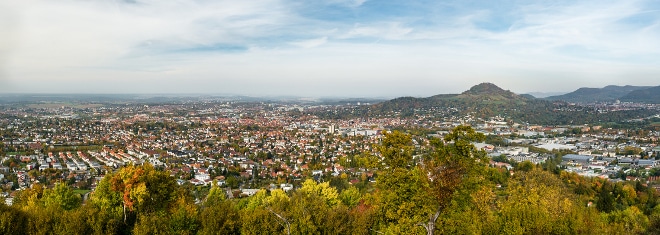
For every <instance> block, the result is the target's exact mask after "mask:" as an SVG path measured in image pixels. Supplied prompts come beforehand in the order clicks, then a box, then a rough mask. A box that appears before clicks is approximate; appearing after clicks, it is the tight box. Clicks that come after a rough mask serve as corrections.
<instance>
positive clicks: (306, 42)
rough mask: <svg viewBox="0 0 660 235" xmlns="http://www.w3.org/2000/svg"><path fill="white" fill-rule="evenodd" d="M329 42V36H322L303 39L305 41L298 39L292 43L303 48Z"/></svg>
mask: <svg viewBox="0 0 660 235" xmlns="http://www.w3.org/2000/svg"><path fill="white" fill-rule="evenodd" d="M326 42H328V37H321V38H315V39H310V40H303V41H296V42H292V43H291V44H293V45H295V46H298V47H302V48H313V47H318V46H320V45H323V44H325V43H326Z"/></svg>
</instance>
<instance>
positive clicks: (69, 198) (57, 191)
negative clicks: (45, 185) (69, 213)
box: [42, 183, 82, 210]
mask: <svg viewBox="0 0 660 235" xmlns="http://www.w3.org/2000/svg"><path fill="white" fill-rule="evenodd" d="M42 200H43V201H44V204H45V205H46V207H51V206H54V207H57V208H60V209H63V210H71V209H75V208H78V207H79V206H80V205H81V203H82V198H80V195H79V194H77V193H74V192H73V189H71V188H70V187H68V186H67V185H66V184H64V183H57V184H55V187H54V188H52V189H46V190H45V191H44V194H43V199H42Z"/></svg>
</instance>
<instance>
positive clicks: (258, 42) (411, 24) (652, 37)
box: [0, 0, 660, 97]
mask: <svg viewBox="0 0 660 235" xmlns="http://www.w3.org/2000/svg"><path fill="white" fill-rule="evenodd" d="M659 10H660V2H658V1H653V0H631V1H609V0H606V1H600V0H599V1H596V0H590V1H567V0H565V1H564V0H561V1H552V2H546V1H542V2H530V1H513V0H512V1H487V0H478V1H460V0H456V1H421V0H412V1H411V0H405V1H403V0H387V1H373V0H372V1H369V0H312V1H281V0H255V1H229V0H218V1H208V0H185V1H184V0H166V1H163V0H89V1H78V0H62V1H48V0H5V1H2V2H1V3H0V28H2V29H3V36H2V37H0V93H85V94H90V93H105V94H108V93H110V94H116V93H133V94H135V93H138V94H139V93H146V94H153V93H159V94H162V93H205V94H241V95H252V96H275V95H288V96H315V97H321V96H345V97H396V96H416V97H424V96H431V95H435V94H446V93H460V92H462V91H465V90H467V89H469V88H470V87H471V86H473V85H476V84H479V83H481V82H491V83H494V84H496V85H498V86H500V87H502V88H503V89H507V90H511V91H514V92H516V93H527V92H557V91H562V92H569V91H573V90H575V89H577V88H579V87H604V86H607V85H638V86H658V85H660V82H659V81H660V80H659V79H658V78H660V67H659V66H658V64H660V44H658V43H657V42H659V41H660V14H659V13H660V12H659Z"/></svg>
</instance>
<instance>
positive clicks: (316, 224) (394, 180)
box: [0, 126, 660, 234]
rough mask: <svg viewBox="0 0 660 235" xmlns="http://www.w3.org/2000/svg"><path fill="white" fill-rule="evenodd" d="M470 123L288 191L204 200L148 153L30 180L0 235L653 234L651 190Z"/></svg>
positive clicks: (392, 141)
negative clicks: (92, 178)
mask: <svg viewBox="0 0 660 235" xmlns="http://www.w3.org/2000/svg"><path fill="white" fill-rule="evenodd" d="M484 138H485V137H484V136H483V135H482V134H480V133H477V132H475V130H474V129H472V128H471V127H468V126H459V127H456V128H455V129H453V130H452V131H451V132H450V133H449V134H447V135H445V136H444V138H443V139H436V138H433V139H430V140H429V142H428V146H426V147H428V148H427V149H428V151H426V152H424V153H422V154H414V152H415V151H414V145H413V141H412V137H411V136H410V135H408V134H405V133H402V132H399V131H393V132H389V133H386V134H385V136H384V137H383V139H382V141H381V142H380V144H378V145H376V146H374V148H375V149H376V151H375V152H376V154H375V155H373V156H371V157H369V158H366V159H368V160H370V161H371V163H370V164H368V165H370V166H372V167H373V168H374V169H377V177H376V182H375V183H373V187H367V188H358V187H355V186H353V185H350V183H349V182H348V180H347V178H346V177H344V176H337V177H336V178H337V179H334V180H336V181H340V182H341V183H342V184H343V185H345V187H335V186H332V184H330V182H328V181H322V180H315V179H314V178H311V177H310V178H308V179H305V180H302V181H301V182H300V183H299V184H297V186H298V187H296V189H295V190H292V191H289V192H285V191H283V190H281V189H272V190H268V189H262V190H260V191H258V192H257V193H256V194H255V195H253V196H250V197H240V198H230V197H228V196H227V189H225V188H222V187H219V186H217V184H213V186H211V188H210V189H209V190H208V193H207V194H206V195H203V196H202V197H201V198H202V199H201V200H196V198H199V197H196V196H195V195H193V194H192V193H191V192H190V190H188V189H186V188H185V187H182V186H180V185H178V184H177V182H176V178H174V177H172V176H170V174H169V173H168V172H166V171H162V170H159V169H156V168H154V167H153V166H151V165H149V164H145V165H129V166H125V167H123V168H121V169H119V170H118V171H116V172H114V173H109V174H106V175H105V176H104V177H103V179H102V180H101V181H100V183H98V185H97V186H96V189H95V190H94V191H93V192H92V193H91V194H90V196H89V198H87V199H86V200H84V201H83V200H82V197H81V196H80V195H79V194H76V193H75V192H74V191H73V189H72V188H71V187H69V186H67V185H66V184H65V183H57V184H55V185H51V186H44V185H38V184H35V185H33V187H32V188H30V189H26V190H22V191H21V192H20V193H19V194H18V195H16V197H15V198H14V202H13V205H12V206H7V205H4V204H0V233H1V234H623V233H628V234H654V233H660V206H658V203H659V201H658V196H659V194H658V192H657V191H656V189H654V188H653V187H650V186H649V185H646V184H644V183H642V182H639V181H634V182H617V183H613V182H610V181H608V180H607V179H600V178H585V177H582V176H579V175H577V174H575V173H568V172H565V171H561V170H560V169H558V168H557V167H556V164H557V163H558V162H557V159H555V160H552V161H548V162H546V163H545V164H540V165H534V164H532V163H530V162H523V163H520V164H517V165H516V166H515V168H513V169H511V170H509V169H506V168H498V167H495V166H494V165H491V161H490V160H491V159H490V158H488V157H487V155H486V153H485V152H484V151H481V150H478V149H476V148H475V147H474V145H473V144H472V143H474V142H481V141H483V140H484Z"/></svg>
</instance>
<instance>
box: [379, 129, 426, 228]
mask: <svg viewBox="0 0 660 235" xmlns="http://www.w3.org/2000/svg"><path fill="white" fill-rule="evenodd" d="M376 149H378V151H379V153H380V154H381V156H382V159H383V162H385V166H384V167H383V168H382V169H381V170H380V171H379V173H378V179H377V181H376V189H377V195H376V198H377V202H378V207H377V208H378V216H377V217H378V220H379V223H378V224H379V225H380V226H379V228H378V229H380V230H381V231H378V232H384V233H392V234H400V233H404V232H405V233H411V232H415V231H416V230H418V228H419V227H418V226H417V225H416V224H417V222H416V221H420V220H421V219H422V218H420V216H421V215H420V213H419V212H420V211H423V210H424V207H425V206H426V205H428V203H426V202H425V201H426V200H428V195H426V194H424V192H423V191H422V180H421V178H422V177H421V175H422V173H421V171H419V169H418V168H416V167H414V166H413V162H412V150H413V146H412V140H411V138H410V136H409V135H406V134H403V133H401V132H398V131H393V132H391V133H386V134H385V136H384V138H383V140H382V142H381V144H380V145H379V146H377V147H376Z"/></svg>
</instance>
